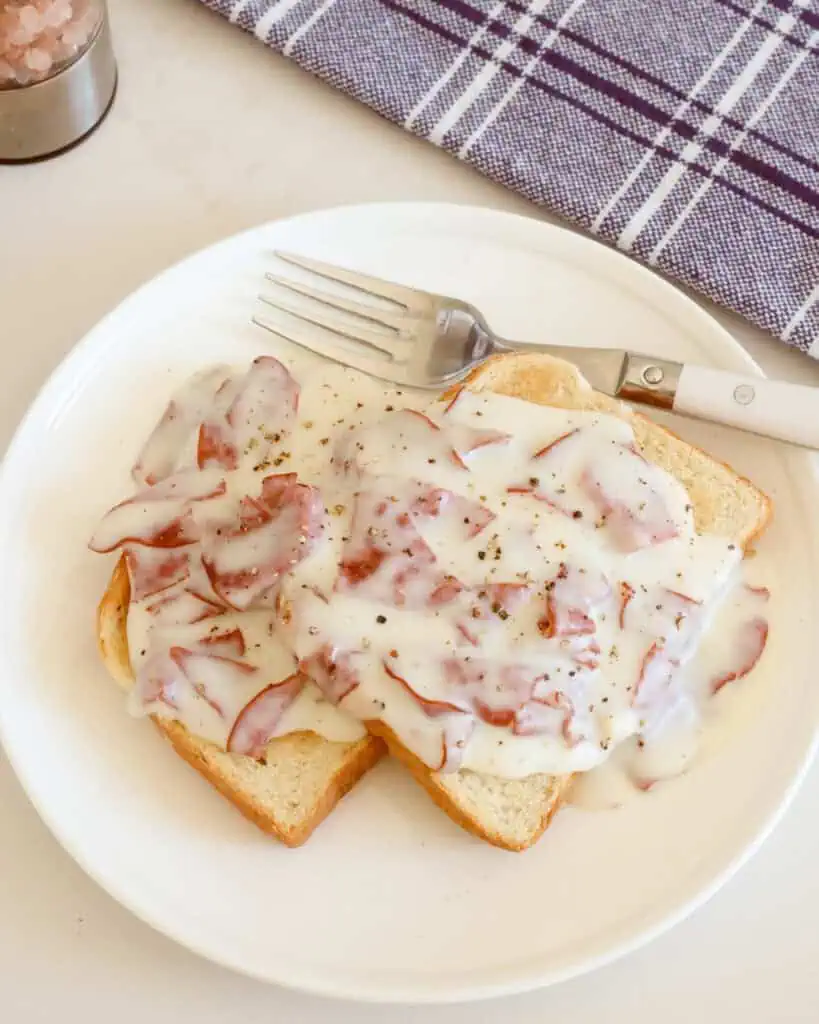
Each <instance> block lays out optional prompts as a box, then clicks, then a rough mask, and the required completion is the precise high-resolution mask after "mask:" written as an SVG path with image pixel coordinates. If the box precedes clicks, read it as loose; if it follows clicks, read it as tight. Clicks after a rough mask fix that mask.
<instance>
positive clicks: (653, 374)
mask: <svg viewBox="0 0 819 1024" xmlns="http://www.w3.org/2000/svg"><path fill="white" fill-rule="evenodd" d="M664 376H665V374H664V373H663V371H662V369H661V367H659V366H647V367H646V368H645V369H644V370H643V373H642V377H643V381H644V382H645V383H646V384H650V385H652V387H656V385H657V384H661V383H662V380H663V377H664Z"/></svg>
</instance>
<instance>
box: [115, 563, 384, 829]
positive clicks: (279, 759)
mask: <svg viewBox="0 0 819 1024" xmlns="http://www.w3.org/2000/svg"><path fill="white" fill-rule="evenodd" d="M130 595H131V584H130V580H129V578H128V569H127V567H126V565H125V559H124V557H122V558H120V560H119V562H118V563H117V565H116V568H115V569H114V572H113V575H112V576H111V580H110V582H109V584H108V587H107V589H106V591H105V594H104V595H103V597H102V600H101V601H100V604H99V608H98V610H97V637H98V644H99V650H100V654H101V655H102V660H103V662H104V663H105V666H106V668H107V669H108V671H109V673H110V674H111V676H112V677H113V678H114V679H115V680H116V682H117V683H118V684H119V685H120V686H121V687H122V688H123V689H124V690H128V689H130V687H131V686H132V685H133V681H134V677H133V672H132V670H131V661H130V657H129V654H128V634H127V630H126V623H127V619H128V604H129V601H130ZM151 718H152V719H153V722H154V724H155V725H156V727H157V728H158V729H159V731H160V732H161V733H163V735H164V736H165V737H166V738H167V739H168V740H169V742H170V743H171V745H172V746H173V748H174V750H175V751H176V752H177V754H179V756H180V757H182V758H183V759H184V760H185V761H187V762H188V764H190V765H191V766H192V767H193V768H195V769H196V770H197V771H198V772H199V773H200V775H203V776H204V777H205V778H206V779H207V780H208V782H209V783H210V784H211V785H212V786H213V787H214V788H215V789H217V790H218V791H219V792H220V793H221V794H222V796H224V797H226V798H227V799H228V800H230V802H231V803H232V804H233V805H234V807H236V808H237V809H238V810H239V811H241V813H242V814H243V815H244V816H245V817H246V818H249V819H250V821H252V822H253V823H254V824H255V825H258V827H259V828H260V829H262V831H263V832H266V833H267V834H268V835H271V836H273V837H274V838H276V839H278V840H280V841H281V842H282V843H284V844H285V845H287V846H301V844H302V843H304V842H305V840H307V839H308V838H309V836H310V835H311V833H312V832H313V830H314V829H315V828H316V826H317V825H319V824H320V823H321V822H322V821H323V820H324V819H325V818H326V817H327V815H328V814H329V813H330V811H332V809H333V808H334V807H335V805H336V804H337V803H338V802H339V800H340V799H341V798H342V797H343V796H344V794H345V793H347V792H348V791H349V790H350V789H352V787H353V786H354V785H355V784H356V782H358V780H359V779H360V778H361V776H362V775H364V773H365V772H367V771H369V769H370V768H372V767H373V765H374V764H375V763H376V762H377V761H378V760H379V758H380V757H381V756H382V754H383V753H384V749H385V748H384V744H383V743H382V741H381V740H380V739H378V738H377V737H375V736H365V737H364V738H363V739H360V740H356V741H354V742H352V743H334V742H330V741H329V740H326V739H324V738H323V737H322V736H318V735H316V734H315V733H311V732H298V733H291V734H289V735H287V736H282V737H279V738H278V739H275V740H273V741H272V742H271V743H270V744H269V745H268V748H267V753H266V761H265V763H264V764H262V763H261V762H259V761H255V760H253V759H252V758H250V757H243V756H241V755H238V754H228V753H225V751H223V750H220V749H219V748H218V747H216V746H214V745H213V744H212V743H208V742H206V741H204V740H201V739H199V738H198V737H197V736H194V735H193V734H192V733H190V732H189V731H188V730H187V729H186V728H185V726H184V725H181V724H180V723H179V722H174V721H170V720H167V719H163V718H160V717H158V716H156V715H152V716H151Z"/></svg>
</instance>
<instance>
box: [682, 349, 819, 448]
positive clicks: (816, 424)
mask: <svg viewBox="0 0 819 1024" xmlns="http://www.w3.org/2000/svg"><path fill="white" fill-rule="evenodd" d="M672 409H673V411H674V412H678V413H681V414H682V415H684V416H694V417H696V418H697V419H701V420H712V421H713V422H714V423H724V424H725V425H726V426H729V427H738V428H739V429H740V430H749V431H751V432H752V433H754V434H763V435H764V436H766V437H774V438H777V439H778V440H780V441H790V442H791V443H792V444H799V445H804V446H805V447H808V448H819V388H815V387H809V386H807V385H804V384H789V383H786V382H785V381H781V380H766V378H764V377H743V376H740V375H739V374H736V373H730V372H728V371H725V370H711V369H706V368H705V367H703V366H683V368H682V370H681V371H680V378H679V382H678V384H677V389H676V393H675V395H674V401H673V404H672Z"/></svg>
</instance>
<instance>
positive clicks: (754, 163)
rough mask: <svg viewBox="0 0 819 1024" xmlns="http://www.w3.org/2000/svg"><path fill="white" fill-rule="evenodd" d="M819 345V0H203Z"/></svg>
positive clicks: (796, 338) (793, 339)
mask: <svg viewBox="0 0 819 1024" xmlns="http://www.w3.org/2000/svg"><path fill="white" fill-rule="evenodd" d="M202 2H204V3H205V4H207V6H208V7H211V8H213V9H214V10H216V11H218V12H219V13H221V14H223V15H225V16H226V17H228V18H229V19H230V20H231V21H232V22H234V23H236V24H237V25H239V26H241V27H242V28H244V29H245V30H247V31H248V32H253V33H255V35H256V36H258V38H259V39H261V40H262V41H263V42H265V43H266V44H267V45H268V46H270V47H272V48H273V49H275V50H278V51H280V52H282V53H284V54H285V55H286V56H288V57H292V58H293V59H294V60H296V61H297V62H298V63H299V64H301V65H302V66H303V67H304V68H306V69H307V70H308V71H310V72H312V73H314V74H316V75H319V76H320V77H322V78H324V79H326V80H327V81H328V82H330V83H331V84H332V85H334V86H337V87H338V88H339V89H343V90H345V91H346V92H348V93H350V94H351V95H353V96H355V97H356V98H357V99H359V100H361V101H362V102H364V103H367V104H369V105H370V106H371V107H373V108H375V110H377V111H378V112H379V113H380V114H382V115H384V116H385V117H387V118H389V119H390V120H391V121H395V122H397V123H398V124H401V125H403V126H404V127H405V128H407V129H408V130H409V131H412V132H414V133H416V134H417V135H420V136H421V137H423V138H425V139H428V140H429V141H430V142H434V143H435V144H437V145H439V146H443V147H444V148H445V149H447V150H449V151H450V152H452V153H453V154H455V155H456V156H458V157H460V158H461V159H463V160H467V161H468V162H469V163H471V164H474V165H475V166H476V167H477V168H478V169H479V170H481V171H482V172H483V173H484V174H487V175H488V176H490V177H492V178H494V179H496V180H497V181H499V182H501V183H502V184H503V185H506V186H508V187H509V188H512V189H515V190H516V191H518V192H520V193H521V194H522V195H524V196H526V197H527V198H529V199H531V200H533V201H535V202H536V203H541V204H542V205H543V206H545V207H548V208H549V209H550V210H553V211H554V212H556V213H558V214H561V215H562V216H563V217H565V218H567V219H568V220H570V221H572V222H573V223H575V224H577V225H579V226H580V227H582V228H585V229H586V230H587V231H589V232H591V233H592V234H593V235H596V236H598V237H599V238H600V239H602V240H604V241H606V242H609V243H612V244H614V245H616V246H617V247H618V248H620V249H622V250H623V251H624V252H627V253H630V254H631V255H632V256H635V257H637V258H638V259H640V260H642V261H643V262H645V263H647V264H649V265H650V266H652V267H656V268H657V269H658V270H660V271H662V272H663V273H665V274H668V275H669V276H670V277H673V278H676V279H677V280H678V281H682V282H684V283H685V284H688V285H691V286H692V287H694V288H696V289H698V290H699V291H700V292H702V293H704V294H705V295H707V296H709V297H710V298H712V299H715V300H716V301H717V302H719V303H722V304H723V305H725V306H728V307H730V308H732V309H734V310H736V311H737V312H739V313H741V314H743V315H744V316H745V317H747V318H748V319H749V320H752V321H753V322H754V323H756V324H758V325H759V326H760V327H763V328H765V329H766V330H768V331H770V332H772V333H773V334H775V335H777V336H779V337H780V338H782V340H783V341H786V342H788V343H789V344H791V345H794V346H795V347H797V348H799V349H801V350H802V351H805V352H808V353H810V354H811V355H814V356H818V357H819V0H767V2H765V0H528V2H526V0H202Z"/></svg>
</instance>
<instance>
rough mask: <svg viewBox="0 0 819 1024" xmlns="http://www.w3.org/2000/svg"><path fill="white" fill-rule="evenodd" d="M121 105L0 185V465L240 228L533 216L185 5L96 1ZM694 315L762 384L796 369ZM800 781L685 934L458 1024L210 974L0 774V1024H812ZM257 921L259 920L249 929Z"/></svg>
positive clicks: (813, 931) (818, 829)
mask: <svg viewBox="0 0 819 1024" xmlns="http://www.w3.org/2000/svg"><path fill="white" fill-rule="evenodd" d="M110 6H111V14H112V20H113V29H114V42H115V48H116V52H117V56H118V59H119V64H120V75H121V77H120V90H119V95H118V97H117V100H116V103H115V105H114V108H113V110H112V112H111V114H110V116H109V118H108V120H107V121H106V122H105V124H104V125H103V126H102V127H101V128H100V129H99V131H98V132H97V133H96V134H95V135H94V136H92V137H91V138H90V139H89V140H88V141H87V142H85V143H84V144H83V145H81V146H80V147H78V148H77V149H75V150H73V151H72V152H70V153H68V154H65V155H64V156H62V157H60V158H59V159H57V160H54V161H50V162H45V163H41V164H36V165H33V166H28V167H8V166H7V167H0V310H2V316H0V346H2V355H3V373H2V375H0V451H2V450H4V449H5V446H6V444H7V443H8V440H9V438H10V437H11V434H12V431H13V430H14V427H15V425H16V423H17V421H18V420H19V418H20V417H21V415H22V414H23V412H24V411H25V409H26V407H27V405H28V404H29V402H30V401H31V399H32V398H33V397H34V395H35V393H36V392H37V390H38V388H39V387H40V385H41V384H42V382H43V380H44V379H45V377H46V376H47V375H48V373H49V372H50V371H51V370H52V369H53V367H54V366H55V365H56V364H57V363H58V362H59V360H60V359H61V358H62V357H63V356H64V355H65V353H66V352H68V350H69V349H70V348H71V347H72V345H73V344H74V343H75V342H76V341H77V340H78V339H79V338H80V337H81V336H82V335H83V334H84V332H85V331H86V330H87V329H88V328H89V327H91V326H92V325H93V324H94V323H95V321H96V320H97V319H98V318H99V317H100V316H101V315H102V314H104V313H105V312H106V311H107V310H108V309H109V308H110V307H111V306H113V305H114V304H116V303H117V302H118V301H119V300H120V299H122V298H123V297H124V296H125V295H127V294H128V293H129V292H130V291H131V290H132V289H133V288H135V287H136V286H137V285H139V284H140V283H142V282H144V281H145V280H147V279H149V278H150V277H152V276H153V275H154V274H155V273H157V272H158V271H159V270H161V269H163V268H164V267H166V266H167V265H168V264H170V263H172V262H174V261H176V260H177V259H179V258H181V257H182V256H185V255H186V254H188V253H190V252H192V251H193V250H195V249H197V248H199V247H201V246H203V245H207V244H209V243H211V242H213V241H216V240H217V239H219V238H221V237H223V236H225V235H227V234H232V233H234V232H236V231H240V230H242V229H244V228H246V227H249V226H251V225H254V224H257V223H259V222H262V221H266V220H270V219H274V218H279V217H286V216H289V215H292V214H296V213H300V212H303V211H306V210H310V209H316V208H320V207H327V206H334V205H339V204H349V203H358V202H366V201H377V200H441V201H447V202H461V203H473V204H479V205H486V206H492V207H496V208H498V209H503V210H509V211H512V212H515V213H522V214H529V215H533V216H543V214H542V213H539V212H538V211H537V210H536V209H535V208H534V207H532V206H531V205H529V204H528V203H526V202H525V201H524V200H522V199H520V198H518V197H516V196H513V195H511V194H509V193H508V192H505V191H504V190H502V189H501V188H499V187H498V186H496V185H494V184H492V183H491V182H489V181H487V180H485V179H483V178H481V177H479V176H478V175H477V174H476V173H475V172H473V171H472V170H471V169H469V168H467V167H465V166H463V165H461V164H458V163H457V162H456V161H455V160H453V159H452V158H451V157H449V156H447V155H446V154H444V153H442V152H440V151H438V150H436V149H434V148H433V147H431V146H429V145H427V144H424V143H421V142H419V141H418V140H416V139H413V138H411V137H409V136H407V135H405V134H404V133H403V132H401V131H400V130H399V129H398V128H395V127H394V126H392V125H389V124H387V123H386V122H384V121H382V120H381V119H380V118H378V117H377V116H376V115H375V114H373V113H372V112H370V111H368V110H365V109H364V108H362V107H359V106H358V105H356V104H355V103H353V102H352V101H351V100H349V99H347V98H346V97H344V96H341V95H339V94H337V93H334V92H333V91H331V90H330V89H328V88H327V87H325V86H323V85H322V84H321V83H319V82H317V81H315V80H313V79H311V78H310V77H309V76H308V75H306V74H304V73H303V72H301V71H300V70H299V69H298V68H296V67H295V66H294V65H292V64H290V63H288V62H286V61H284V60H283V59H280V58H278V57H275V56H273V55H272V54H270V53H268V52H266V51H265V50H264V49H263V48H262V47H261V46H260V45H259V44H257V43H255V42H254V41H253V40H251V39H249V38H245V37H244V36H243V35H242V34H241V33H239V32H237V31H235V30H233V31H231V29H230V28H229V27H228V26H227V25H225V24H224V23H223V22H222V21H221V20H220V19H218V18H216V17H215V16H212V15H211V14H209V13H208V12H207V11H206V10H204V9H203V8H201V7H200V6H199V5H198V4H197V3H196V2H195V0H113V2H112V3H111V5H110ZM711 311H712V312H714V313H715V315H716V316H717V317H718V318H719V319H720V320H721V322H722V323H724V324H725V325H726V326H727V327H728V329H729V330H730V331H732V332H733V334H734V335H735V336H736V337H737V338H738V339H739V340H740V341H741V342H742V344H743V345H745V346H746V348H747V349H748V350H749V351H750V352H751V353H752V355H753V356H754V357H755V358H756V359H757V360H758V361H759V362H760V363H761V365H762V366H763V368H764V369H765V370H766V371H767V372H768V373H769V374H771V375H776V376H780V377H784V378H788V379H792V380H801V381H803V382H810V383H815V384H819V364H814V363H812V362H810V361H809V360H808V359H807V358H806V357H803V356H800V355H798V354H796V353H794V352H791V351H788V350H786V349H785V348H784V346H782V345H780V344H778V343H777V342H775V341H773V340H772V339H770V338H768V337H767V336H765V335H763V334H762V333H761V332H759V331H757V330H755V329H754V328H752V327H750V326H749V325H748V324H746V323H744V322H743V321H741V320H740V319H739V318H737V317H735V316H732V315H729V314H727V313H725V312H723V311H715V310H714V309H713V308H711ZM814 801H819V768H816V767H814V769H813V770H812V772H811V774H810V775H809V777H808V779H807V781H806V783H805V785H804V787H803V788H802V790H801V792H800V794H799V795H798V797H797V799H796V801H795V802H794V804H793V806H792V807H791V809H790V810H789V812H788V813H787V815H786V817H785V819H784V821H783V822H782V823H781V825H780V826H779V828H778V829H777V831H776V832H775V834H774V835H773V836H772V837H771V838H770V839H769V840H768V842H767V843H766V844H765V845H764V847H763V848H762V850H761V852H760V853H759V854H757V856H756V857H755V858H754V859H753V860H752V862H751V863H750V864H749V865H748V866H747V867H746V868H745V869H744V870H743V871H742V872H741V873H740V874H739V876H738V877H736V878H735V879H734V880H733V881H732V882H730V883H729V884H728V885H727V886H726V888H725V889H724V890H722V892H720V893H719V894H718V895H717V896H716V897H715V898H714V899H713V900H712V901H711V902H710V903H709V904H708V905H707V906H706V907H704V908H703V909H702V910H700V911H699V912H698V913H697V914H695V915H694V917H693V918H691V919H689V920H688V921H686V922H685V923H683V924H682V925H680V926H678V927H677V928H675V929H674V930H673V931H672V932H670V933H668V934H667V935H665V936H663V937H662V938H660V939H658V940H657V941H655V942H654V943H652V944H651V945H650V946H648V947H646V948H644V949H643V950H641V951H639V952H637V953H635V954H632V955H631V956H629V957H627V958H626V959H624V960H621V961H620V962H618V963H616V964H614V965H612V966H610V967H607V968H604V969H603V970H601V971H599V972H597V973H595V974H593V975H589V976H586V977H583V978H579V979H577V980H575V981H572V982H568V983H566V984H563V985H561V986H558V987H556V988H553V989H551V990H547V991H544V992H540V993H534V994H530V995H526V996H520V997H515V998H509V999H504V1000H499V1001H494V1002H489V1003H483V1004H475V1005H473V1006H450V1007H440V1008H412V1007H390V1008H381V1007H371V1006H358V1005H353V1004H345V1003H334V1002H330V1001H325V1000H320V999H315V998H308V997H305V996H301V995H299V994H296V993H292V992H288V991H284V990H280V989H276V988H273V987H268V986H265V985H262V984H259V983H256V982H253V981H249V980H247V979H245V978H242V977H238V976H235V975H233V974H231V973H229V972H227V971H225V970H222V969H220V968H217V967H214V966H212V965H211V964H208V963H206V962H204V961H202V960H200V959H198V958H197V957H196V956H194V955H193V954H190V953H188V952H187V951H185V950H183V949H181V948H178V947H177V946H175V945H174V944H173V943H171V942H170V941H169V940H167V939H165V938H163V937H162V936H160V935H157V934H156V933H154V932H153V931H151V929H149V928H148V927H147V926H145V925H143V924H142V923H140V922H139V921H137V920H136V919H134V918H133V917H131V915H130V914H129V913H128V912H127V911H125V910H123V909H122V908H121V907H119V906H118V905H117V904H116V903H115V902H114V901H113V900H112V899H111V898H110V897H108V896H107V895H106V894H105V893H104V892H102V891H101V890H100V889H98V888H97V887H96V885H95V884H94V883H92V882H91V881H90V880H89V879H88V878H86V877H85V875H84V874H83V873H82V871H81V870H80V869H79V868H78V867H77V866H76V865H75V864H74V863H73V862H72V861H71V860H70V859H69V857H68V856H67V855H66V854H65V853H63V851H62V850H61V849H60V848H59V846H58V845H57V843H56V842H55V841H54V839H52V837H51V835H50V834H49V833H48V832H47V830H46V829H45V827H44V826H43V825H42V824H41V823H40V821H39V819H38V817H37V815H36V813H35V811H34V810H33V808H32V807H31V806H30V805H29V803H28V801H27V800H26V797H25V796H24V794H23V792H22V791H21V789H20V787H19V785H18V783H17V782H16V780H15V778H14V776H13V774H12V772H11V770H10V768H9V766H8V764H7V762H6V761H5V760H4V759H3V756H2V753H0V807H2V835H3V842H2V843H1V844H0V992H2V1006H3V1011H2V1016H3V1019H4V1020H8V1021H10V1022H12V1021H14V1022H16V1021H21V1022H22V1021H25V1022H27V1024H39V1022H41V1021H42V1022H45V1021H51V1020H52V1019H53V1018H54V1017H55V1016H56V1015H58V1014H59V1015H60V1016H65V1015H66V1013H67V1014H68V1016H69V1019H72V1020H73V1019H74V1018H75V1016H76V1018H77V1019H83V1020H86V1021H90V1022H96V1021H103V1020H106V1021H107V1020H111V1019H116V1020H117V1021H118V1024H132V1022H133V1024H136V1022H137V1021H139V1022H142V1021H150V1022H151V1024H177V1022H179V1021H183V1020H193V1019H196V1020H197V1022H198V1024H217V1022H221V1021H223V1020H225V1019H228V1018H231V1017H232V1018H238V1019H241V1020H242V1021H243V1024H254V1022H256V1021H259V1022H261V1021H270V1020H277V1019H278V1020H287V1021H293V1022H304V1024H316V1022H319V1021H321V1022H324V1021H329V1022H336V1024H353V1022H355V1024H367V1022H370V1021H372V1022H375V1021H378V1022H379V1024H398V1022H401V1024H416V1022H421V1021H423V1022H424V1024H466V1022H467V1021H468V1022H469V1024H484V1022H487V1024H488V1022H490V1021H495V1020H498V1019H501V1018H503V1019H507V1020H513V1021H515V1022H521V1024H529V1022H531V1024H535V1022H541V1021H543V1020H546V1019H551V1020H570V1021H571V1022H572V1024H586V1022H592V1021H594V1022H598V1021H600V1020H604V1021H620V1020H628V1021H629V1022H630V1024H644V1022H645V1024H648V1022H654V1021H657V1020H662V1021H663V1024H678V1022H680V1024H681V1022H687V1021H690V1020H693V1019H697V1020H698V1021H700V1022H701V1024H711V1022H718V1021H719V1022H724V1021H734V1020H740V1019H741V1020H744V1021H747V1022H750V1024H757V1022H760V1024H764V1022H769V1021H770V1022H774V1021H775V1022H777V1024H785V1022H797V1021H798V1022H801V1021H805V1022H807V1021H814V1020H815V1019H816V1016H817V1012H819V1010H817V1007H819V972H818V971H817V970H816V966H815V965H816V964H817V962H819V929H817V927H816V925H815V920H814V916H813V915H814V914H817V915H818V916H819V871H817V868H816V864H817V863H819V820H818V819H817V815H816V814H815V812H814V806H813V805H814ZM274 913H275V908H271V915H273V914H274Z"/></svg>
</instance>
